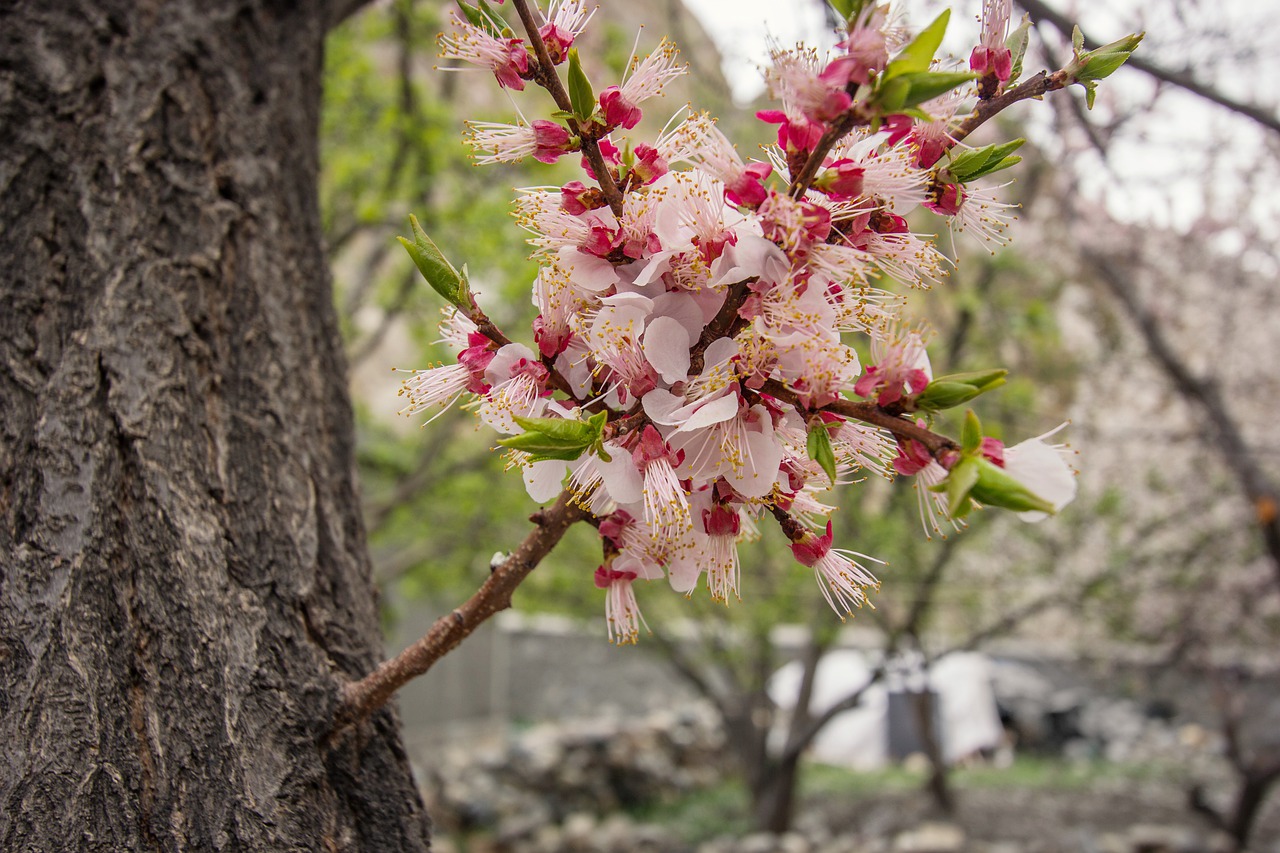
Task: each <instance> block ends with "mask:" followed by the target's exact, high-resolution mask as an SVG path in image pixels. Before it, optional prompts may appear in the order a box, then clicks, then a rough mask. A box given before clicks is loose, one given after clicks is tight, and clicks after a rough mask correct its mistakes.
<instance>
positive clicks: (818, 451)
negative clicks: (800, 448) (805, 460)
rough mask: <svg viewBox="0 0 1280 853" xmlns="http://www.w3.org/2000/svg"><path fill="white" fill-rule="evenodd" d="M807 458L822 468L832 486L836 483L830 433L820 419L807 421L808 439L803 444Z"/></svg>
mask: <svg viewBox="0 0 1280 853" xmlns="http://www.w3.org/2000/svg"><path fill="white" fill-rule="evenodd" d="M805 449H806V450H807V451H808V453H809V458H810V459H812V460H813V461H814V462H817V463H818V464H819V465H820V466H822V470H823V471H825V472H826V474H827V479H829V480H830V481H831V484H832V485H835V482H836V452H835V450H834V449H833V448H832V447H831V433H830V432H829V431H828V429H827V424H826V423H825V422H824V421H823V420H822V418H814V419H813V420H811V421H809V437H808V439H807V440H806V442H805Z"/></svg>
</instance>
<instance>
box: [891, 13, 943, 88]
mask: <svg viewBox="0 0 1280 853" xmlns="http://www.w3.org/2000/svg"><path fill="white" fill-rule="evenodd" d="M950 20H951V10H950V9H944V10H943V11H942V14H941V15H939V16H938V17H936V18H934V19H933V23H931V24H930V25H929V26H927V27H925V28H924V29H923V30H921V31H920V34H919V35H918V36H916V37H915V38H914V39H912V41H911V44H909V45H907V46H906V47H904V48H903V49H902V52H901V53H899V54H898V55H897V56H896V57H894V59H893V61H892V62H890V63H889V66H888V67H887V68H885V70H884V78H885V79H892V78H894V77H898V76H900V75H903V74H911V73H914V72H919V71H928V70H929V64H930V63H931V62H933V55H934V54H935V53H937V52H938V46H939V45H941V44H942V37H943V35H945V34H946V32H947V23H948V22H949V21H950ZM925 100H928V98H925ZM916 103H919V101H917V102H916Z"/></svg>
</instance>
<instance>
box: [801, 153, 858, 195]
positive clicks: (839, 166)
mask: <svg viewBox="0 0 1280 853" xmlns="http://www.w3.org/2000/svg"><path fill="white" fill-rule="evenodd" d="M866 173H867V170H866V169H864V168H863V167H862V166H860V165H859V164H857V163H855V162H854V161H853V160H850V159H848V158H841V159H839V160H835V161H832V162H830V163H828V164H827V166H826V169H825V171H823V173H822V174H821V175H819V176H818V180H817V181H815V182H814V186H815V187H817V188H818V189H820V190H822V191H823V192H824V193H826V195H827V197H828V198H831V199H834V200H835V201H848V200H850V199H855V198H857V197H858V196H860V195H862V185H863V177H864V176H865V175H866Z"/></svg>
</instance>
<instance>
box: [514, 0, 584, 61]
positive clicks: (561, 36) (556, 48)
mask: <svg viewBox="0 0 1280 853" xmlns="http://www.w3.org/2000/svg"><path fill="white" fill-rule="evenodd" d="M499 2H501V0H499ZM538 35H539V36H541V37H542V43H543V44H545V45H546V46H547V53H548V54H550V55H551V64H552V65H559V64H560V63H562V62H564V60H565V57H567V56H568V55H569V48H570V47H572V46H573V38H574V36H573V33H572V32H570V31H569V30H566V29H564V28H563V27H559V26H556V24H555V22H554V21H552V22H548V23H546V24H543V25H542V27H541V28H540V29H539V30H538Z"/></svg>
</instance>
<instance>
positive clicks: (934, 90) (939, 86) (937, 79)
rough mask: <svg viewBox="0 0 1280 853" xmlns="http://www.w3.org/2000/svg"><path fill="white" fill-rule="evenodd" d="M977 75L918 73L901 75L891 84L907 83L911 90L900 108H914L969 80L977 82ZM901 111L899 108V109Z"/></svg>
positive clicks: (946, 72) (955, 72)
mask: <svg viewBox="0 0 1280 853" xmlns="http://www.w3.org/2000/svg"><path fill="white" fill-rule="evenodd" d="M977 79H978V75H977V74H971V73H969V72H959V71H920V72H913V73H910V74H902V75H900V76H898V77H896V78H894V80H893V81H891V82H893V83H898V82H903V81H905V82H906V83H909V84H910V86H911V88H910V90H909V91H908V93H907V96H906V98H905V99H904V100H903V102H902V107H914V106H916V105H917V104H923V103H924V102H925V101H931V100H933V99H934V98H936V97H938V96H939V95H945V94H946V93H947V92H950V91H951V90H952V89H955V88H956V87H958V86H963V85H964V84H965V83H968V82H969V81H970V80H977ZM899 109H901V107H899Z"/></svg>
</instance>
